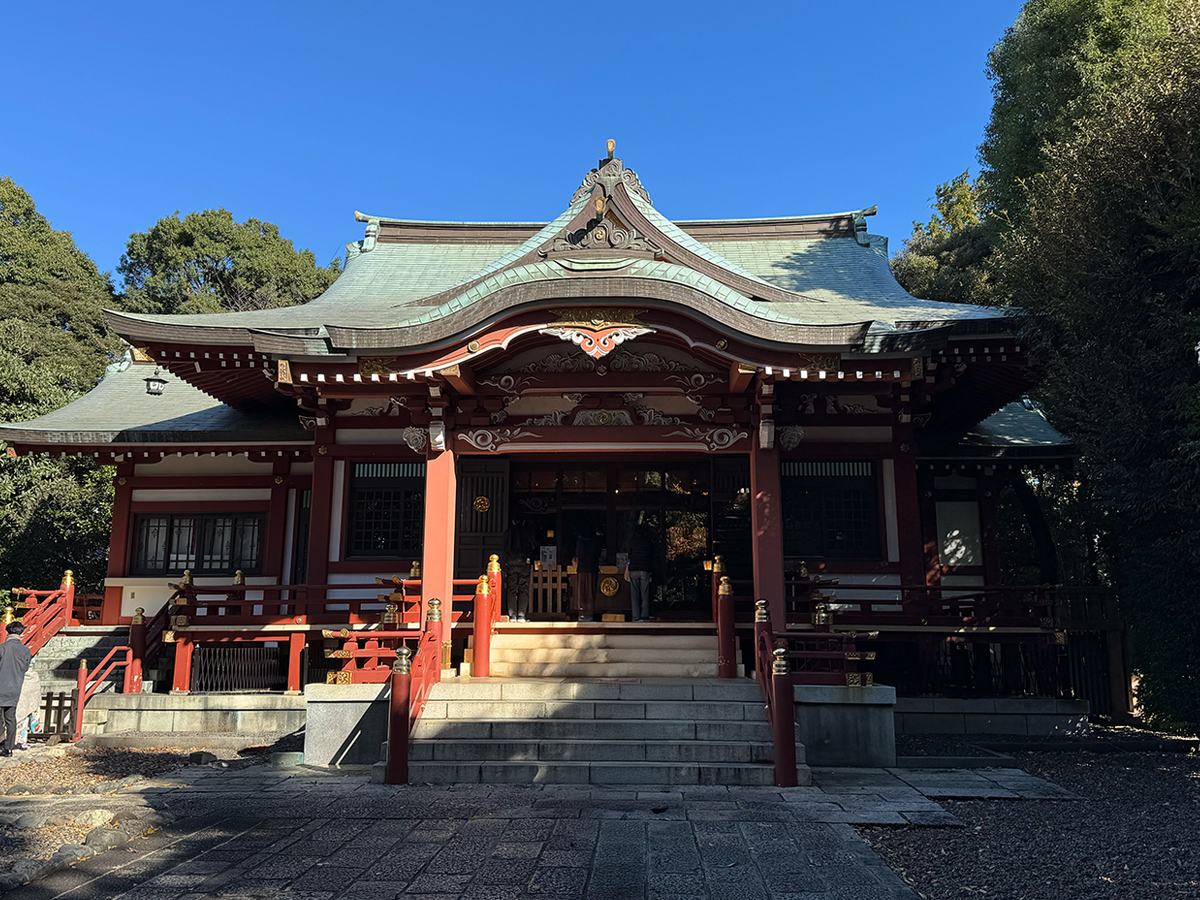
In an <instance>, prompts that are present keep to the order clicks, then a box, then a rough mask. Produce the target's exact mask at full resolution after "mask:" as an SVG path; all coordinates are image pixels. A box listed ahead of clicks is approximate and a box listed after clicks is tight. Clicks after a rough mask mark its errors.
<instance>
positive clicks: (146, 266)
mask: <svg viewBox="0 0 1200 900" xmlns="http://www.w3.org/2000/svg"><path fill="white" fill-rule="evenodd" d="M117 271H118V272H120V273H121V276H122V277H123V278H124V280H125V297H124V304H123V305H124V306H125V307H126V308H129V309H137V310H142V311H147V312H163V313H208V312H221V311H242V310H250V309H269V308H272V307H277V306H292V305H294V304H297V303H305V302H307V301H309V300H311V299H313V298H314V297H316V296H317V295H318V294H320V293H321V292H322V291H324V290H325V289H326V288H327V287H329V285H331V284H332V283H333V281H334V279H336V278H337V277H338V275H339V274H340V273H341V265H340V262H339V261H338V260H337V259H334V260H333V261H331V262H330V264H329V266H328V267H327V268H321V267H319V266H318V265H317V263H316V257H315V256H314V255H313V253H312V251H310V250H301V251H297V250H296V249H295V248H294V247H293V246H292V242H291V241H289V240H287V239H285V238H283V237H281V236H280V234H279V229H278V228H277V227H276V226H275V225H272V224H271V223H270V222H262V221H260V220H258V219H247V220H246V221H245V222H235V221H234V219H233V214H232V213H230V212H228V211H227V210H224V209H209V210H205V211H204V212H194V213H188V214H187V215H186V216H184V217H183V218H182V219H181V218H180V217H179V213H178V212H176V213H175V214H174V215H171V216H168V217H167V218H165V219H160V220H159V221H158V222H157V223H155V224H154V225H153V226H152V227H151V228H150V229H149V230H147V231H143V232H138V233H136V234H132V235H130V237H129V243H128V245H127V247H126V250H125V253H124V254H123V255H122V256H121V263H120V265H119V266H118V267H117Z"/></svg>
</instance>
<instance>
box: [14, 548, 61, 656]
mask: <svg viewBox="0 0 1200 900" xmlns="http://www.w3.org/2000/svg"><path fill="white" fill-rule="evenodd" d="M13 593H14V594H17V595H19V596H22V597H24V598H25V600H24V603H23V604H22V605H23V606H24V607H25V610H26V611H25V614H24V615H23V616H22V617H21V624H22V625H24V626H25V631H24V633H23V634H22V635H21V640H22V641H23V642H24V644H25V646H26V647H28V648H29V652H30V654H31V655H35V656H36V655H37V652H38V651H39V650H41V649H42V648H43V647H45V646H46V644H47V643H48V642H49V641H50V639H51V638H52V637H54V636H55V635H56V634H58V633H59V632H60V631H62V629H63V628H65V627H66V626H67V625H68V624H70V621H71V610H72V607H73V606H74V604H75V575H74V573H73V572H72V571H71V570H70V569H67V571H65V572H64V573H63V577H62V584H60V585H59V586H58V588H57V589H55V590H49V591H35V590H32V589H30V588H14V589H13Z"/></svg>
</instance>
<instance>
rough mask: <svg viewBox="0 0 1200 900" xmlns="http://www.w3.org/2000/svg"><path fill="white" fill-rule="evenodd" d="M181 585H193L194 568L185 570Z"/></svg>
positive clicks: (180, 580) (180, 581)
mask: <svg viewBox="0 0 1200 900" xmlns="http://www.w3.org/2000/svg"><path fill="white" fill-rule="evenodd" d="M179 586H180V587H191V586H192V570H191V569H184V570H183V577H182V578H180V579H179Z"/></svg>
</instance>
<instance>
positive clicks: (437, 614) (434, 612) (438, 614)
mask: <svg viewBox="0 0 1200 900" xmlns="http://www.w3.org/2000/svg"><path fill="white" fill-rule="evenodd" d="M425 618H426V619H427V620H428V621H430V622H440V621H442V601H441V600H439V599H438V598H437V597H434V598H433V599H432V600H430V601H429V614H428V615H427V616H426V617H425Z"/></svg>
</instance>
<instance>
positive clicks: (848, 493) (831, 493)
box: [782, 462, 881, 559]
mask: <svg viewBox="0 0 1200 900" xmlns="http://www.w3.org/2000/svg"><path fill="white" fill-rule="evenodd" d="M782 475H783V544H784V554H785V555H786V556H792V557H802V558H803V557H807V558H821V557H832V558H843V559H846V558H851V559H876V558H878V557H879V554H880V546H881V542H880V529H881V525H880V519H879V484H878V481H877V478H876V475H875V466H874V464H873V463H870V462H829V463H822V462H801V463H785V464H784V466H783V470H782Z"/></svg>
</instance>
